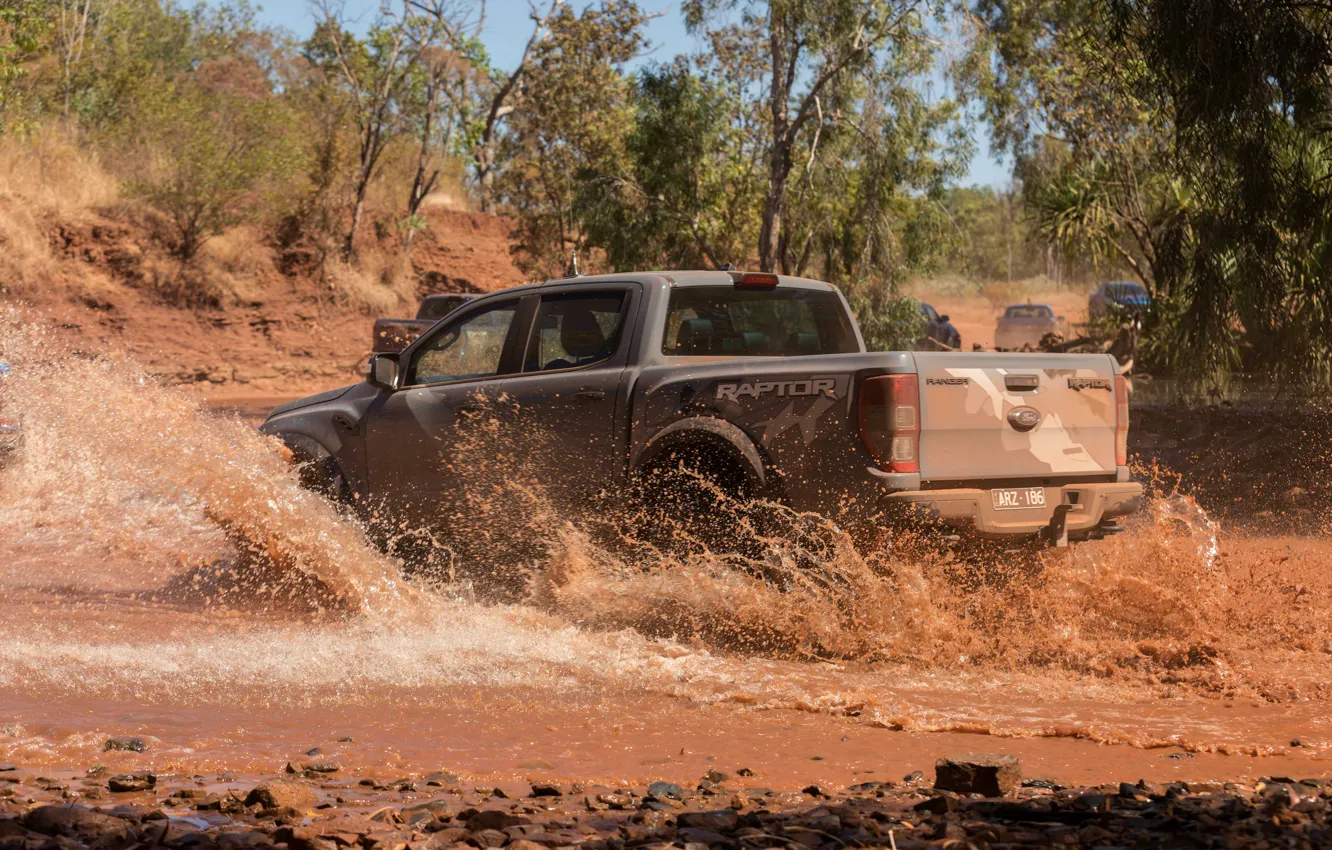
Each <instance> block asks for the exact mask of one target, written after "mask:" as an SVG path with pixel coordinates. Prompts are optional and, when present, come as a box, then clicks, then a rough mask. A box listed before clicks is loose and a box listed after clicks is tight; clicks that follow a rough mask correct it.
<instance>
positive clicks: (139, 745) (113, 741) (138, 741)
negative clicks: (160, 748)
mask: <svg viewBox="0 0 1332 850" xmlns="http://www.w3.org/2000/svg"><path fill="white" fill-rule="evenodd" d="M147 749H148V744H147V743H145V742H144V740H143V739H142V738H107V739H106V743H105V744H103V745H102V751H103V752H110V751H112V750H120V751H122V752H132V753H142V752H146V751H147Z"/></svg>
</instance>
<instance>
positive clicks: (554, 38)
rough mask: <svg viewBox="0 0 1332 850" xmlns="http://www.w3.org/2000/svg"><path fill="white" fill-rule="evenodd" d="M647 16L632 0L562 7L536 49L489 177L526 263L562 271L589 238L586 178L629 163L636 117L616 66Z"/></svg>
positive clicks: (634, 49) (639, 39)
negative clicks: (496, 169)
mask: <svg viewBox="0 0 1332 850" xmlns="http://www.w3.org/2000/svg"><path fill="white" fill-rule="evenodd" d="M646 20H647V17H646V16H645V15H644V14H643V12H642V11H641V10H640V9H639V8H638V6H637V5H635V4H634V3H633V2H632V0H605V2H604V3H603V4H602V5H599V6H590V7H588V8H587V9H585V10H584V11H583V12H582V13H581V14H575V13H574V12H573V11H572V10H570V9H568V8H567V7H563V6H562V7H560V9H559V10H558V11H557V12H556V13H555V14H554V15H553V16H552V17H551V19H550V21H549V27H550V33H549V35H548V36H547V37H546V38H545V39H544V40H543V41H542V42H541V43H540V44H539V45H537V46H536V47H535V48H534V50H533V54H532V59H531V65H530V68H529V71H528V74H527V91H526V93H525V95H524V97H523V99H522V103H521V105H520V106H519V108H517V109H516V110H515V111H514V112H513V114H512V115H511V116H510V118H509V127H508V132H507V133H506V135H505V137H504V140H503V146H502V148H501V151H502V155H503V160H504V162H505V168H504V172H503V173H502V174H501V175H500V177H499V179H498V180H497V183H496V189H497V190H498V192H499V194H500V196H501V197H502V198H503V199H504V201H505V202H506V204H507V205H508V207H509V208H510V209H511V210H512V211H513V214H514V216H515V218H516V220H517V229H516V236H517V240H518V246H517V257H518V261H519V263H520V265H521V266H522V267H523V268H524V269H525V270H529V271H532V272H535V273H537V274H540V275H543V276H551V277H554V276H558V275H560V274H561V273H562V272H563V270H564V269H565V267H566V265H567V262H568V259H569V256H570V254H571V252H576V251H580V250H581V249H582V248H583V247H584V245H585V242H586V240H587V232H586V226H585V219H586V216H587V213H588V208H587V205H586V203H585V198H586V195H585V194H584V187H585V186H586V185H587V184H588V183H589V182H591V181H595V180H596V179H598V177H599V176H601V175H607V174H623V173H624V172H625V170H626V142H627V137H628V135H629V133H630V131H631V130H632V128H633V125H634V121H633V112H632V100H631V88H630V84H629V81H628V80H627V79H626V77H625V75H624V72H623V66H624V64H625V63H626V62H628V61H629V60H630V59H632V58H633V57H634V56H636V55H637V54H638V52H639V50H640V49H641V48H642V46H643V34H642V29H643V24H644V23H645V22H646ZM589 259H590V258H589Z"/></svg>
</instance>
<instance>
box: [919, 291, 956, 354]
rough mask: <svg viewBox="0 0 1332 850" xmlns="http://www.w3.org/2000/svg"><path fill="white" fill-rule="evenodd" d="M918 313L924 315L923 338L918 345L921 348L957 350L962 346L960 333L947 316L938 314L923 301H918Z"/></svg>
mask: <svg viewBox="0 0 1332 850" xmlns="http://www.w3.org/2000/svg"><path fill="white" fill-rule="evenodd" d="M920 314H921V315H922V316H924V317H925V339H923V340H921V346H920V347H921V348H922V349H925V350H926V351H928V350H931V349H934V348H945V349H949V350H952V351H958V350H960V349H961V348H962V334H960V333H958V331H957V328H955V327H953V325H952V323H951V322H950V321H949V318H948V316H941V315H939V311H937V310H935V309H934V308H933V307H931V306H930V305H929V304H926V303H925V302H924V301H922V302H920Z"/></svg>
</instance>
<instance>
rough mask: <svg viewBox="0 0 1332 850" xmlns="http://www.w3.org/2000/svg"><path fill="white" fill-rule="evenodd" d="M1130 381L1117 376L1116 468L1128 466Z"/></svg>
mask: <svg viewBox="0 0 1332 850" xmlns="http://www.w3.org/2000/svg"><path fill="white" fill-rule="evenodd" d="M1128 429H1129V399H1128V379H1127V378H1125V377H1124V376H1123V375H1115V466H1128Z"/></svg>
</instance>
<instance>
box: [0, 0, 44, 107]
mask: <svg viewBox="0 0 1332 850" xmlns="http://www.w3.org/2000/svg"><path fill="white" fill-rule="evenodd" d="M47 13H48V9H47V0H5V2H0V133H3V132H5V130H6V129H9V128H11V127H13V126H14V125H15V124H21V123H23V122H22V119H21V117H20V116H19V115H18V113H19V111H20V109H21V107H22V105H23V102H24V99H25V98H24V92H23V91H22V89H21V88H20V83H21V82H22V81H23V80H24V78H25V77H27V76H28V68H27V67H26V60H28V59H29V58H30V57H31V56H33V55H35V54H37V53H39V51H40V50H41V47H42V39H43V36H44V35H45V34H46V33H47V31H48V30H49V28H50V19H49V17H48V14H47Z"/></svg>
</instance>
